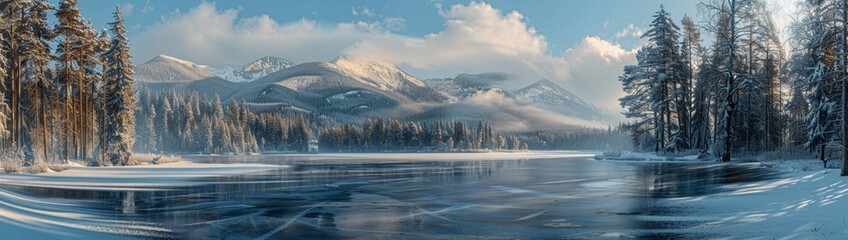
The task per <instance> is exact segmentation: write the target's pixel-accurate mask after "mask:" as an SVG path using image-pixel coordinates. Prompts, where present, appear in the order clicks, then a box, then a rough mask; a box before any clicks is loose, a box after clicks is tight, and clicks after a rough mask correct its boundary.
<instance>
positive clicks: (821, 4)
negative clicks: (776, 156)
mask: <svg viewBox="0 0 848 240" xmlns="http://www.w3.org/2000/svg"><path fill="white" fill-rule="evenodd" d="M798 4H800V6H799V9H800V10H799V11H800V14H799V16H798V17H797V20H796V21H795V22H794V23H793V24H792V26H791V29H790V30H791V31H790V32H791V34H789V36H790V37H789V39H781V34H780V29H777V27H775V20H774V18H773V16H772V13H771V12H770V10H769V9H768V7H767V3H766V1H763V0H729V1H714V2H707V3H700V4H699V5H698V7H699V9H700V11H701V13H702V14H700V15H702V16H703V17H704V19H703V21H702V22H701V23H696V22H695V20H693V19H692V18H690V17H688V16H684V17H683V18H682V20H680V22H679V25H678V23H677V21H675V20H674V19H671V18H670V14H669V13H668V12H666V10H665V9H664V8H663V7H660V9H659V11H657V12H656V14H655V15H654V16H653V21H652V22H651V24H650V29H649V30H648V31H646V32H645V34H644V35H643V36H642V38H643V39H644V40H646V41H647V45H646V46H645V47H643V48H641V49H640V50H639V52H638V54H637V64H635V65H629V66H626V67H625V68H624V72H623V74H622V75H621V76H620V78H619V80H620V81H621V83H622V86H623V88H624V91H625V92H626V96H625V97H622V98H621V99H620V102H621V106H623V107H624V108H626V112H625V115H626V116H627V117H628V118H630V119H631V120H633V122H632V124H630V125H629V126H630V127H629V130H630V132H631V134H632V136H633V138H632V139H633V144H634V145H635V146H636V147H637V148H638V149H640V150H642V151H653V152H665V153H671V152H679V151H685V150H690V149H694V150H698V151H699V152H700V153H702V154H703V155H709V156H714V157H715V158H720V159H721V160H722V161H729V160H730V159H731V156H732V155H733V154H758V153H764V152H773V151H788V152H791V151H808V152H815V153H817V154H818V155H819V156H820V157H821V159H823V160H824V161H827V160H830V159H837V158H834V157H832V156H839V157H838V158H841V159H844V160H845V161H848V154H842V152H843V149H845V147H846V145H848V141H843V139H844V137H845V136H848V134H846V131H848V128H846V123H848V122H846V119H845V115H844V114H843V113H844V112H845V109H846V107H848V105H846V102H848V101H846V100H848V99H846V98H848V95H846V93H848V91H846V89H848V82H846V80H848V78H846V77H848V54H846V53H847V52H848V46H846V45H848V44H846V41H848V39H847V38H846V37H847V36H848V15H846V12H848V6H846V3H845V1H835V0H822V1H803V2H801V3H798ZM702 30H703V31H705V33H707V34H710V35H711V36H712V39H709V40H710V41H705V40H704V39H702V36H703V35H702V32H701V31H702ZM703 45H708V46H703ZM825 156H828V157H825ZM825 164H827V162H825ZM843 166H848V164H843ZM842 173H843V175H845V174H848V168H843V172H842Z"/></svg>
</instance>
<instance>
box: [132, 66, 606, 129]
mask: <svg viewBox="0 0 848 240" xmlns="http://www.w3.org/2000/svg"><path fill="white" fill-rule="evenodd" d="M290 64H291V62H289V61H287V60H285V59H282V58H273V57H264V58H261V59H259V60H257V61H254V62H252V63H250V64H246V65H244V66H242V67H239V68H232V69H230V70H227V71H228V72H229V73H232V74H229V75H223V74H222V72H221V69H223V68H211V67H208V66H205V65H201V64H196V63H192V62H189V61H185V60H180V59H177V58H173V57H168V56H164V55H160V56H157V57H156V58H154V59H151V60H150V61H148V62H146V63H144V64H141V65H139V66H137V68H136V69H137V74H136V78H137V79H139V82H138V83H137V84H138V86H140V87H141V88H144V89H147V90H151V91H154V92H157V91H171V90H174V91H178V92H180V91H185V92H197V93H200V94H202V95H205V96H206V97H209V98H211V97H213V96H214V95H218V96H220V97H221V99H222V100H223V101H225V102H226V101H230V100H236V101H242V100H244V101H246V102H247V103H248V105H250V106H251V108H252V109H254V110H258V111H286V112H293V113H295V112H296V113H310V114H317V115H320V116H322V117H326V118H329V119H333V120H335V121H339V122H361V121H363V120H364V119H365V118H375V117H383V118H396V119H404V120H410V121H421V120H446V119H453V120H468V121H479V120H485V121H489V122H491V123H492V125H495V126H499V128H502V129H510V130H515V131H521V130H532V129H539V128H560V127H568V126H590V125H591V126H596V125H597V123H599V122H603V121H601V120H604V118H605V117H606V116H607V115H605V113H604V111H603V110H602V109H601V108H598V107H596V106H594V105H593V104H591V103H589V102H587V101H584V100H582V99H580V98H579V97H577V96H576V95H574V94H572V93H571V92H569V91H567V90H565V89H563V88H562V87H560V86H558V85H557V84H556V83H553V82H551V81H548V80H541V81H538V82H535V83H533V84H531V85H529V86H527V87H525V88H522V89H519V90H515V91H510V90H506V89H504V88H502V87H500V85H502V84H504V83H506V82H507V81H511V80H512V79H511V78H510V76H509V75H507V74H504V73H482V74H460V75H457V76H456V77H453V78H444V79H428V80H426V81H422V80H419V79H418V78H415V77H414V76H412V75H410V74H408V73H406V72H405V71H403V70H401V69H400V68H398V67H397V66H395V65H394V64H392V63H387V62H380V61H373V60H367V59H360V58H354V57H350V56H340V57H338V58H336V59H333V60H332V61H328V62H307V63H302V64H297V65H294V66H291V65H290ZM277 69H279V70H277ZM274 70H277V71H274ZM271 71H274V72H271ZM269 72H271V73H269ZM216 73H217V74H218V76H216ZM248 74H250V75H248ZM219 76H223V77H230V79H229V80H226V79H224V78H222V77H219ZM245 76H247V77H245ZM232 77H239V80H238V81H236V80H234V79H233V78H232ZM242 79H243V80H242Z"/></svg>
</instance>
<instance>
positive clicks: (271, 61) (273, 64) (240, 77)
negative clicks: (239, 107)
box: [208, 56, 295, 82]
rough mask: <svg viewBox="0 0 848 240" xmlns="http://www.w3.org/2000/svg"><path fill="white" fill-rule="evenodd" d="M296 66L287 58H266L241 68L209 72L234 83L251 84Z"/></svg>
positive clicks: (221, 68) (213, 69)
mask: <svg viewBox="0 0 848 240" xmlns="http://www.w3.org/2000/svg"><path fill="white" fill-rule="evenodd" d="M294 65H295V64H294V62H292V61H289V60H288V59H285V58H279V57H270V56H266V57H262V58H260V59H257V60H256V61H253V62H250V63H248V64H245V65H241V66H233V65H224V66H220V67H209V68H208V70H209V71H210V72H212V73H214V74H215V75H217V76H218V77H220V78H223V79H226V80H229V81H232V82H250V81H253V80H256V79H259V78H262V77H265V76H267V75H268V74H271V73H274V72H277V71H280V70H283V69H286V68H289V67H291V66H294Z"/></svg>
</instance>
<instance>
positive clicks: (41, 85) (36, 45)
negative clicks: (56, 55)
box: [20, 1, 53, 165]
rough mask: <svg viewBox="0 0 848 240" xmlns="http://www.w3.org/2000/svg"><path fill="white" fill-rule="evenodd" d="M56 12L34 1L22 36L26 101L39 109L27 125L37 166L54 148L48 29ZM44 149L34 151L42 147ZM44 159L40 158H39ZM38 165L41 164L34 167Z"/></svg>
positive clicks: (46, 158)
mask: <svg viewBox="0 0 848 240" xmlns="http://www.w3.org/2000/svg"><path fill="white" fill-rule="evenodd" d="M50 9H53V5H51V4H50V3H47V2H46V1H33V2H32V3H31V5H30V6H29V9H28V11H27V13H26V16H25V18H26V20H25V22H26V23H27V24H26V28H24V29H25V34H22V35H21V36H22V38H21V41H20V44H21V45H23V46H25V48H24V52H23V59H24V60H25V62H24V64H23V67H24V76H23V77H24V79H23V83H24V87H25V89H27V91H28V92H30V93H31V94H28V95H27V96H25V97H24V98H25V99H26V102H27V106H26V107H27V108H28V109H38V110H37V111H27V113H26V114H25V115H26V117H28V118H29V121H26V122H27V125H28V126H31V127H30V128H29V130H30V131H32V132H30V133H29V134H28V136H30V137H31V139H29V141H26V142H27V143H28V144H29V145H30V147H29V148H30V149H31V150H32V151H33V153H35V152H36V151H39V152H40V154H36V156H37V157H36V158H34V159H33V160H35V161H36V162H45V161H47V160H48V158H49V157H50V154H49V152H48V149H49V148H50V146H49V145H50V141H48V138H50V136H49V133H48V131H47V130H48V126H47V124H48V119H47V116H48V111H49V110H48V109H47V103H46V102H47V92H48V91H49V88H50V87H51V85H52V81H51V77H52V76H50V60H51V56H50V45H49V43H48V42H49V41H50V39H51V38H52V35H53V34H52V32H51V31H50V29H49V28H48V27H47V24H48V23H47V13H46V11H47V10H50ZM39 146H40V149H37V150H36V149H34V148H35V147H39ZM38 156H40V157H38ZM31 165H38V163H31Z"/></svg>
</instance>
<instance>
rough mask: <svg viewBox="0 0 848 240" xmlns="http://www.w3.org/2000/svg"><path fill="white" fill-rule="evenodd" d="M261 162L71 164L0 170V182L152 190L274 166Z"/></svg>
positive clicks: (270, 168)
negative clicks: (50, 168)
mask: <svg viewBox="0 0 848 240" xmlns="http://www.w3.org/2000/svg"><path fill="white" fill-rule="evenodd" d="M280 167H284V166H274V165H264V164H201V163H194V162H190V161H183V162H177V163H170V164H160V165H139V166H130V167H85V166H72V167H70V168H68V170H65V171H62V172H51V173H43V174H27V173H14V174H0V184H2V185H12V186H27V187H46V188H60V189H87V190H110V191H152V190H162V189H167V188H169V187H176V186H190V185H193V184H197V182H196V181H192V180H193V179H196V178H202V177H219V176H228V175H238V174H246V173H252V172H261V171H267V170H273V169H278V168H280Z"/></svg>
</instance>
